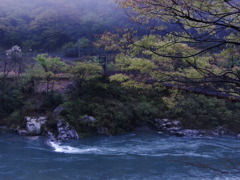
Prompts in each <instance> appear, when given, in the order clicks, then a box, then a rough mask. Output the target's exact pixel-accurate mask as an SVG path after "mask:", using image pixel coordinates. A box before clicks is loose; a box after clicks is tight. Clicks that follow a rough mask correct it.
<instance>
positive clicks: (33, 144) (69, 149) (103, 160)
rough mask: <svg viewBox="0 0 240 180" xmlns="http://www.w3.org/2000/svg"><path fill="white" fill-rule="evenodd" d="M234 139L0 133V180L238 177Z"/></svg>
mask: <svg viewBox="0 0 240 180" xmlns="http://www.w3.org/2000/svg"><path fill="white" fill-rule="evenodd" d="M239 142H240V139H237V138H236V137H195V138H193V137H174V136H167V135H162V134H157V133H135V134H133V133H132V134H125V135H119V136H112V137H91V138H84V139H80V140H76V141H69V142H65V143H56V142H48V141H47V139H46V138H44V137H39V138H30V137H23V136H17V135H14V134H8V133H7V134H3V133H0V179H2V180H8V179H9V180H14V179H22V180H28V179H29V180H38V179H39V180H48V179H49V180H51V179H57V180H61V179H77V180H125V179H126V180H142V179H143V180H161V179H163V180H168V179H171V180H175V179H176V180H182V179H183V180H188V179H197V180H199V179H209V180H210V179H211V180H212V179H216V180H218V179H224V180H225V179H226V180H227V179H240V145H239Z"/></svg>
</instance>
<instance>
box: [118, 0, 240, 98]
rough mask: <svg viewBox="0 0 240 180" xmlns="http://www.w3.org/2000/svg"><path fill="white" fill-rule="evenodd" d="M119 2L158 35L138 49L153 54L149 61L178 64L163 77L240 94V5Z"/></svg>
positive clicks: (227, 1)
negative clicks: (163, 32)
mask: <svg viewBox="0 0 240 180" xmlns="http://www.w3.org/2000/svg"><path fill="white" fill-rule="evenodd" d="M117 1H118V2H119V3H120V5H121V7H123V8H128V9H127V12H128V14H129V15H130V16H131V18H132V19H133V20H134V21H137V22H140V23H142V24H144V25H145V26H148V28H149V29H151V30H152V33H154V34H155V35H156V36H155V37H156V39H155V40H153V39H152V38H146V37H145V39H144V38H143V40H142V41H140V42H138V43H135V44H134V45H135V46H138V49H141V51H142V52H144V51H145V52H147V53H148V55H150V54H151V58H150V59H152V58H153V57H154V59H155V60H156V59H157V58H159V62H160V61H161V60H160V59H162V61H168V63H165V65H166V64H169V62H172V64H174V66H175V67H174V69H173V71H172V70H171V71H166V68H165V69H164V68H158V71H159V74H162V75H164V76H165V77H166V75H167V76H169V79H168V80H169V81H170V80H172V81H175V82H179V83H183V84H186V83H190V84H194V86H196V84H197V86H200V87H201V86H207V88H209V89H212V90H214V91H224V92H225V91H226V92H227V93H231V92H234V93H238V94H240V90H239V87H240V84H239V82H240V71H239V69H240V67H239V59H240V57H239V53H236V52H239V48H240V46H239V45H240V39H239V33H240V25H239V24H240V23H239V22H240V18H239V15H240V2H239V1H237V0H206V1H202V0H168V1H163V0H137V1H135V0H117ZM129 8H130V9H131V10H132V11H130V10H129ZM152 22H155V23H152ZM152 24H155V26H152ZM169 24H171V25H172V26H171V28H170V25H169ZM164 26H165V27H164ZM167 30H171V31H168V34H167V35H166V36H165V37H160V36H158V34H160V32H162V31H167ZM157 41H158V42H157ZM163 57H164V58H165V59H164V58H163ZM173 62H174V63H173ZM161 64H162V62H161ZM170 65H171V64H170ZM186 71H187V74H186ZM191 74H192V76H191ZM179 77H180V78H179Z"/></svg>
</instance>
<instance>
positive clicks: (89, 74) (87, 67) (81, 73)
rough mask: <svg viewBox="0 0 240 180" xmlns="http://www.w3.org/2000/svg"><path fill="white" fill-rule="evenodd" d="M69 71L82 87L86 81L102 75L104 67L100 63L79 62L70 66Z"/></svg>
mask: <svg viewBox="0 0 240 180" xmlns="http://www.w3.org/2000/svg"><path fill="white" fill-rule="evenodd" d="M69 73H70V76H71V78H72V79H73V81H75V82H76V83H77V85H78V87H79V88H81V87H82V85H83V84H84V83H85V82H86V81H89V80H93V79H95V78H98V77H101V75H102V74H103V69H102V66H101V65H100V64H99V63H84V62H77V63H76V64H75V65H74V66H70V67H69Z"/></svg>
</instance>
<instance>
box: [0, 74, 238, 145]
mask: <svg viewBox="0 0 240 180" xmlns="http://www.w3.org/2000/svg"><path fill="white" fill-rule="evenodd" d="M61 82H62V81H61ZM8 83H9V87H14V88H15V89H12V90H11V89H9V91H6V92H5V94H4V95H3V96H1V98H2V99H1V102H3V103H2V104H1V106H2V108H1V111H2V112H3V113H1V118H0V119H1V120H0V125H1V126H6V127H8V128H10V129H16V131H17V132H18V133H19V134H21V135H42V134H43V135H47V134H49V132H50V133H51V134H53V136H55V138H56V139H59V140H65V139H78V138H80V137H88V136H102V135H105V136H112V135H118V134H124V133H128V132H132V131H134V130H135V129H136V128H139V127H144V126H146V127H148V128H150V129H153V130H155V131H158V132H163V133H167V134H171V135H174V136H186V135H187V136H204V135H208V134H209V135H210V134H212V135H216V134H219V135H234V136H237V135H238V134H240V119H239V117H240V113H239V111H238V110H239V106H240V104H239V103H233V102H231V101H226V100H222V99H217V98H212V97H205V96H203V95H196V94H189V93H186V92H180V91H178V90H169V89H165V88H164V87H161V88H142V87H141V88H139V89H137V88H135V87H134V88H131V87H123V86H121V84H119V83H118V82H114V81H109V79H108V77H105V76H102V77H95V78H93V79H91V80H88V81H86V82H84V83H82V84H81V86H80V84H78V83H76V82H74V81H71V83H70V82H69V84H66V83H64V86H63V85H62V84H61V83H59V84H58V83H57V82H54V83H53V85H56V84H58V86H56V87H58V89H54V88H53V89H52V91H46V89H45V88H44V86H42V83H43V82H42V80H41V81H40V82H39V81H36V82H35V86H34V87H35V88H36V89H39V88H37V87H39V86H42V87H43V88H42V90H41V91H37V90H36V89H32V90H31V91H27V87H29V86H27V85H26V83H25V84H24V86H21V85H19V84H18V86H16V87H15V83H13V82H8ZM28 83H30V82H27V84H28ZM30 84H31V83H30ZM61 87H64V88H61ZM44 89H45V91H44ZM38 123H39V124H38Z"/></svg>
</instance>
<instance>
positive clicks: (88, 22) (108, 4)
mask: <svg viewBox="0 0 240 180" xmlns="http://www.w3.org/2000/svg"><path fill="white" fill-rule="evenodd" d="M0 9H1V11H0V39H1V41H0V49H2V50H3V49H8V48H10V47H11V46H14V45H19V46H20V47H21V48H22V49H23V50H25V51H27V50H29V49H31V50H32V51H47V52H52V51H56V50H59V49H61V48H63V47H65V46H69V43H76V41H77V40H78V39H83V40H85V43H86V42H87V41H90V42H92V41H94V40H95V39H96V37H97V35H98V34H102V33H103V32H104V31H112V30H114V29H115V28H122V27H125V26H127V25H128V24H130V21H129V20H128V18H127V16H126V15H125V14H124V12H123V11H122V10H121V9H119V8H118V5H117V4H116V3H115V2H114V0H34V1H33V0H1V1H0Z"/></svg>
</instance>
